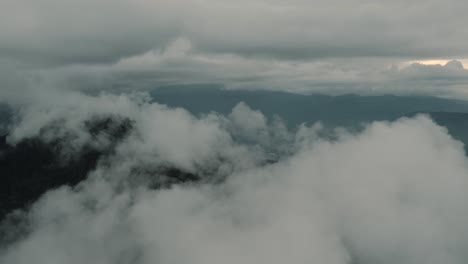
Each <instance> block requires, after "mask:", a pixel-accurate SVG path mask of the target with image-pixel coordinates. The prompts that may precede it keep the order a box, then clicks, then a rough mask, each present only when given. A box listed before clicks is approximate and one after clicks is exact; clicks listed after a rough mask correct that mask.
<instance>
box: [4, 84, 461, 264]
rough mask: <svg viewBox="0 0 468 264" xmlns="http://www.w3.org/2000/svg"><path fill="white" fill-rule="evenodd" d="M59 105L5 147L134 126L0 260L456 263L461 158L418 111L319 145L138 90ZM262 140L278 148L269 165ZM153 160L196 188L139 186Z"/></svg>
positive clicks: (309, 131)
mask: <svg viewBox="0 0 468 264" xmlns="http://www.w3.org/2000/svg"><path fill="white" fill-rule="evenodd" d="M62 96H63V97H62V98H61V100H52V101H47V103H45V101H44V102H41V101H37V102H36V103H35V104H31V103H28V105H24V106H23V107H22V108H21V109H22V110H21V112H20V113H19V116H18V119H17V122H16V123H15V125H14V127H12V128H11V132H10V136H9V141H10V143H11V144H14V143H15V142H18V141H19V140H21V139H23V138H27V137H33V136H38V135H39V136H40V137H42V139H43V140H50V139H51V137H52V138H53V137H54V136H55V137H59V138H61V137H62V138H63V135H67V136H68V137H65V138H66V139H68V138H71V139H73V141H71V142H67V143H68V144H67V146H73V148H64V149H63V151H66V152H68V153H76V152H78V151H79V148H80V146H82V144H85V143H86V142H87V141H88V140H89V139H87V134H86V133H85V132H84V130H83V127H82V126H81V125H80V124H82V123H83V122H82V121H84V120H87V119H89V118H90V117H95V116H108V115H110V114H111V115H112V116H120V117H126V118H130V119H131V120H132V122H134V128H135V129H134V130H133V131H132V133H131V134H130V135H129V136H128V137H127V138H126V139H125V140H124V141H122V142H121V143H120V144H119V145H118V146H117V148H116V150H115V153H113V154H111V155H108V156H107V157H105V158H103V160H102V161H101V163H100V165H99V166H98V168H97V169H96V170H95V171H93V172H91V173H90V175H89V176H88V179H87V180H86V181H84V182H82V183H81V184H80V185H78V186H77V187H74V188H70V187H62V188H59V189H56V190H51V191H49V192H48V193H46V194H45V195H44V196H43V197H42V198H41V199H40V200H39V201H37V202H36V203H35V204H34V205H33V206H32V208H31V209H30V210H29V211H28V212H27V213H26V214H25V215H24V217H25V222H26V223H27V225H26V226H25V227H24V230H25V232H24V233H22V235H21V236H19V237H17V239H16V240H15V241H14V242H12V243H9V244H7V245H4V246H2V248H1V250H0V262H1V263H14V264H16V263H18V264H19V263H31V262H35V263H48V264H50V263H83V262H88V263H204V264H206V263H219V262H223V263H240V262H242V263H267V262H268V263H285V262H290V263H307V262H321V263H336V264H341V263H376V262H378V263H389V264H390V263H395V262H398V263H408V264H412V263H415V264H416V263H453V264H458V263H465V262H466V259H467V257H468V256H466V250H465V247H466V245H467V242H468V233H467V231H466V228H465V224H466V222H467V220H468V207H467V206H466V204H465V202H464V201H465V200H466V199H467V198H468V197H466V196H467V194H468V177H467V175H468V162H467V160H466V156H465V154H464V150H463V145H462V143H460V142H458V141H455V140H453V139H452V138H451V137H450V136H449V135H448V134H447V131H446V129H445V128H442V127H439V126H437V125H436V124H434V123H433V122H432V121H431V120H430V119H429V118H428V117H426V116H417V117H415V118H403V119H400V120H397V121H395V122H391V123H389V122H375V123H372V124H370V125H368V126H367V127H366V128H365V129H364V130H363V131H362V132H360V133H358V134H356V133H349V132H346V131H342V130H337V131H335V132H334V137H333V138H334V139H333V140H330V139H327V138H329V137H322V136H321V134H320V131H321V128H320V125H315V126H305V125H303V126H301V127H299V128H298V129H296V130H293V131H291V130H287V129H286V128H284V126H283V129H284V130H283V131H282V132H281V133H279V132H280V131H281V129H278V128H280V127H282V126H281V122H280V121H279V120H276V121H275V120H268V119H267V118H266V117H264V116H263V114H262V113H261V112H259V111H256V110H252V109H250V107H249V106H247V105H246V104H243V103H241V104H239V105H237V106H236V107H235V108H234V109H233V111H232V113H231V114H230V115H228V116H221V115H218V114H216V113H211V114H208V115H204V116H199V117H195V116H192V115H191V114H189V113H188V112H186V111H185V110H183V109H171V108H168V107H166V106H163V105H159V104H156V103H150V102H148V101H147V100H146V99H145V96H144V95H132V96H125V95H121V96H117V95H109V94H103V95H100V96H97V97H91V96H87V95H83V94H77V93H73V94H66V95H65V94H63V95H62ZM57 120H59V121H60V122H59V124H60V126H58V127H54V126H52V127H50V126H48V124H50V123H54V122H55V121H57ZM44 127H48V128H46V131H47V129H52V130H51V131H52V132H53V133H52V132H51V133H44ZM70 135H71V137H70ZM253 135H255V136H253ZM97 143H99V141H98V142H97ZM101 143H102V142H101ZM102 144H105V142H103V143H102ZM272 144H273V145H275V146H282V147H283V148H276V151H284V152H283V153H286V154H283V155H281V156H280V158H279V159H277V160H276V161H275V162H273V163H271V162H266V161H267V160H268V153H269V152H270V151H271V150H270V149H269V148H268V147H266V146H269V145H272ZM286 150H287V151H286ZM167 164H170V165H171V166H175V167H177V168H181V169H183V170H187V171H190V172H193V173H197V174H199V175H202V177H205V178H204V179H205V180H202V181H200V182H199V183H193V184H186V185H175V186H172V187H171V188H168V189H154V188H152V187H151V186H149V185H147V184H146V181H141V180H139V179H140V178H139V177H144V178H146V179H150V180H153V181H158V180H164V175H161V174H160V173H158V171H157V170H155V168H157V167H158V166H164V165H167ZM136 168H140V169H141V168H144V170H143V171H144V173H143V174H142V173H141V171H142V170H135V169H136ZM212 175H217V176H220V177H221V179H222V180H221V181H218V180H217V181H212V179H211V178H210V176H212ZM9 228H10V229H7V230H12V231H13V230H14V229H13V227H9Z"/></svg>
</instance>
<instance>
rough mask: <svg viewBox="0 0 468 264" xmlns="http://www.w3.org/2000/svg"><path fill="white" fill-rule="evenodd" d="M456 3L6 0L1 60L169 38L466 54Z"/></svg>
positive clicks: (244, 49) (99, 56) (136, 46)
mask: <svg viewBox="0 0 468 264" xmlns="http://www.w3.org/2000/svg"><path fill="white" fill-rule="evenodd" d="M467 8H468V4H466V3H465V2H463V1H456V0H450V1H443V2H442V1H411V2H408V1H402V0H397V1H380V2H378V3H376V2H374V1H368V0H352V1H340V0H333V1H326V2H323V1H322V2H318V1H302V0H294V1H288V2H282V1H275V0H268V1H236V2H235V3H233V2H229V1H213V0H207V1H206V0H205V1H202V0H192V1H180V0H176V1H167V0H158V1H146V0H138V1H131V2H129V1H109V0H98V1H90V0H85V1H56V0H41V1H31V0H15V1H13V0H6V1H3V2H2V7H1V9H0V10H1V11H0V17H1V18H0V22H1V23H0V25H1V26H0V36H1V39H2V41H1V42H0V54H1V56H8V57H13V58H17V59H22V60H27V61H30V60H31V61H40V62H48V63H93V62H108V61H112V60H117V59H119V58H123V57H128V56H130V55H135V54H139V53H140V54H141V53H144V52H145V51H148V50H150V49H153V48H162V47H164V46H165V45H166V44H167V43H168V42H170V41H171V40H174V39H175V38H177V37H186V38H188V39H189V40H190V41H191V42H192V43H193V45H194V47H196V49H197V50H200V51H204V52H219V53H234V54H239V55H242V56H260V57H261V56H265V57H269V58H287V59H301V60H302V59H308V58H324V57H325V58H326V57H375V56H377V57H381V56H383V57H388V56H390V57H395V56H397V57H409V58H421V57H423V58H425V57H447V56H448V57H459V56H468V48H467V47H466V45H464V43H466V40H467V39H466V36H467V35H468V34H467V30H466V27H464V26H463V25H464V24H466V22H467V21H466V16H465V14H464V10H466V9H467Z"/></svg>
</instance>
